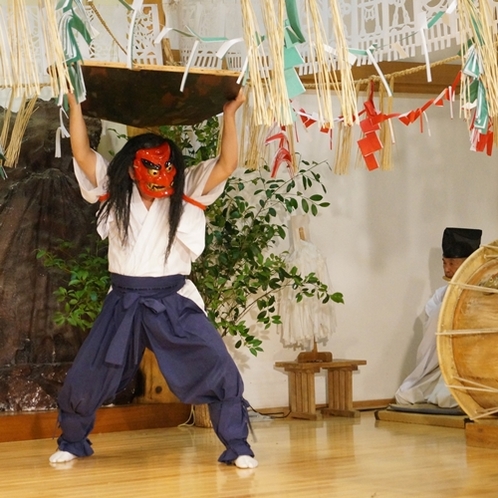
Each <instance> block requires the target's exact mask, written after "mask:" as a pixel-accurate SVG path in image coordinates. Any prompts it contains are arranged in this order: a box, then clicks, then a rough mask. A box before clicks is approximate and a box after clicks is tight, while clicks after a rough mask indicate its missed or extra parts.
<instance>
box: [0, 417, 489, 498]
mask: <svg viewBox="0 0 498 498" xmlns="http://www.w3.org/2000/svg"><path fill="white" fill-rule="evenodd" d="M253 429H254V432H255V435H256V437H257V440H256V441H254V440H252V439H251V445H252V446H253V449H254V450H255V452H256V457H257V459H258V460H259V462H260V466H259V468H257V469H252V470H241V469H237V468H235V467H233V466H226V465H222V464H219V463H217V458H218V456H219V454H220V453H221V451H222V445H221V443H220V442H219V441H218V440H217V438H216V437H215V436H214V433H213V431H212V429H205V428H199V427H189V426H184V427H170V428H162V429H145V430H134V431H125V432H113V433H100V434H93V436H92V442H93V447H94V449H95V455H94V456H92V457H89V458H85V459H79V460H76V461H73V462H70V463H68V464H59V465H57V466H51V465H50V464H49V462H48V456H49V455H50V454H51V453H52V452H53V451H54V450H55V441H54V440H52V439H38V440H27V441H14V442H4V443H0V476H1V480H0V496H1V497H2V498H43V497H51V498H57V497H64V498H66V497H68V498H69V497H70V498H78V497H85V498H89V497H113V498H128V497H129V498H137V497H140V498H148V497H188V498H201V497H202V498H249V497H261V498H263V497H264V498H266V497H275V498H284V497H285V498H298V497H299V498H312V497H313V498H317V497H324V498H325V497H327V498H335V497H337V498H410V497H413V498H415V497H417V498H419V497H422V496H423V497H424V498H450V497H451V498H456V497H458V498H480V497H489V498H492V497H493V498H495V497H496V496H498V494H497V493H498V491H497V490H498V450H497V449H487V448H475V447H468V446H467V445H466V442H465V431H464V430H462V429H459V428H451V427H439V426H428V425H418V424H407V423H398V422H385V421H379V420H375V417H374V412H372V411H369V412H362V414H361V417H359V418H356V419H354V418H341V417H329V418H325V419H322V420H318V421H307V420H297V419H288V418H286V419H274V420H269V419H263V420H256V421H254V422H253Z"/></svg>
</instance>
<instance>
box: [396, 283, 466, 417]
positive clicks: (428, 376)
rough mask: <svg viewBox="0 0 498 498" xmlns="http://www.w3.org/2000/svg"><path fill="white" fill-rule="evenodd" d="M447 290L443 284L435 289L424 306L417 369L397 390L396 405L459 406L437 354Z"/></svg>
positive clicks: (446, 286)
mask: <svg viewBox="0 0 498 498" xmlns="http://www.w3.org/2000/svg"><path fill="white" fill-rule="evenodd" d="M447 288H448V285H443V286H442V287H440V288H439V289H437V290H436V292H434V294H433V295H432V297H431V298H430V299H429V301H428V302H427V304H426V305H425V313H426V321H425V324H424V335H423V337H422V342H421V343H420V345H419V347H418V349H417V356H416V366H415V369H414V370H413V372H412V373H411V374H410V375H408V377H407V378H406V379H405V380H404V381H403V383H402V384H401V386H400V387H399V389H398V390H397V391H396V394H395V398H396V402H397V403H400V404H413V403H432V404H434V405H437V406H439V407H441V408H454V407H456V406H458V403H457V402H456V401H455V399H454V398H453V396H452V395H451V393H450V390H449V389H448V387H447V386H446V384H445V382H444V379H443V376H442V374H441V369H440V368H439V360H438V355H437V340H436V332H437V323H438V319H439V312H440V310H441V305H442V304H443V299H444V295H445V293H446V289H447Z"/></svg>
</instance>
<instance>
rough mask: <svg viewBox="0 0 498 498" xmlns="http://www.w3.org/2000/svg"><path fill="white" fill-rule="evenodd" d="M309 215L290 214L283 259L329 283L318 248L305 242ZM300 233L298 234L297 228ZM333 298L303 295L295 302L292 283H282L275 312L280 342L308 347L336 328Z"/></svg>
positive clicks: (307, 234) (289, 266) (300, 271)
mask: <svg viewBox="0 0 498 498" xmlns="http://www.w3.org/2000/svg"><path fill="white" fill-rule="evenodd" d="M308 224H309V217H308V216H307V215H293V216H292V217H291V230H290V234H291V248H290V253H289V256H288V257H287V259H286V263H287V268H288V270H290V269H291V268H292V267H293V266H296V267H297V269H298V272H299V273H300V274H301V276H305V275H308V274H309V273H314V274H315V275H316V276H317V277H318V278H319V279H320V281H321V282H323V283H324V284H326V285H327V286H328V287H329V292H332V290H331V284H330V281H329V272H328V268H327V262H326V260H325V258H324V257H323V256H322V254H321V253H320V251H319V250H318V248H317V247H316V246H315V245H314V244H312V243H311V242H308V240H309V230H308ZM301 230H303V234H302V235H300V231H301ZM334 304H335V303H334V301H329V302H327V303H325V304H324V303H323V302H322V301H321V299H319V298H318V297H316V296H313V297H303V299H302V300H301V301H300V302H298V301H297V300H296V291H295V290H294V289H293V288H292V287H284V289H283V290H282V292H281V293H280V300H279V306H280V309H279V313H280V316H281V317H282V325H281V330H282V342H283V343H284V345H286V346H294V345H296V346H302V347H305V348H308V349H311V348H312V347H313V346H314V341H317V342H319V341H323V342H324V341H325V340H326V339H328V338H329V337H330V336H331V335H332V333H333V332H335V329H336V317H335V309H334Z"/></svg>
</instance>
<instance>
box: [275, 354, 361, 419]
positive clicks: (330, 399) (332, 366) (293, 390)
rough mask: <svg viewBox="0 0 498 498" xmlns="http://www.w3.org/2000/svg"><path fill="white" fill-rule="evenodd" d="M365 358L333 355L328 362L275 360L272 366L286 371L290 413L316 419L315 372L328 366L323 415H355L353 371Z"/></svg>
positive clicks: (296, 416)
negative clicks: (354, 358) (335, 357)
mask: <svg viewBox="0 0 498 498" xmlns="http://www.w3.org/2000/svg"><path fill="white" fill-rule="evenodd" d="M366 364H367V362H366V361H365V360H343V359H336V360H332V361H327V362H304V363H300V362H297V361H277V362H276V363H275V366H276V367H278V368H283V369H284V370H285V371H286V372H288V373H289V404H290V411H291V412H290V416H291V417H294V418H304V419H308V420H316V419H317V418H318V416H319V414H318V413H317V412H316V400H315V374H316V373H318V372H320V370H322V369H323V370H327V406H326V407H325V408H323V409H322V413H323V414H325V415H336V416H340V417H358V416H359V414H360V413H359V412H358V411H357V410H354V409H353V371H354V370H358V366H359V365H366Z"/></svg>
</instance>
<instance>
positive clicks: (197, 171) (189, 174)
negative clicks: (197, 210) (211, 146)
mask: <svg viewBox="0 0 498 498" xmlns="http://www.w3.org/2000/svg"><path fill="white" fill-rule="evenodd" d="M217 161H218V158H217V157H215V158H213V159H208V160H207V161H203V162H202V163H199V164H197V165H196V166H190V167H188V168H187V169H186V170H185V188H184V192H185V195H187V196H188V197H191V198H192V199H194V200H195V201H197V202H200V203H201V204H204V206H209V205H210V204H212V203H213V202H214V201H215V200H216V199H218V197H219V196H220V195H221V194H222V193H223V189H224V188H225V183H226V181H223V182H221V183H220V184H219V185H217V186H216V187H215V188H213V189H212V190H211V191H210V192H208V193H207V194H204V195H203V194H202V191H203V190H204V187H205V185H206V182H207V181H208V179H209V176H210V175H211V172H212V171H213V168H214V166H215V164H216V162H217Z"/></svg>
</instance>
